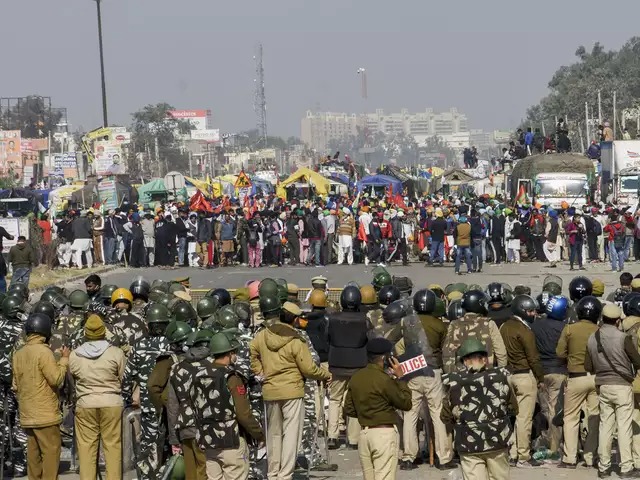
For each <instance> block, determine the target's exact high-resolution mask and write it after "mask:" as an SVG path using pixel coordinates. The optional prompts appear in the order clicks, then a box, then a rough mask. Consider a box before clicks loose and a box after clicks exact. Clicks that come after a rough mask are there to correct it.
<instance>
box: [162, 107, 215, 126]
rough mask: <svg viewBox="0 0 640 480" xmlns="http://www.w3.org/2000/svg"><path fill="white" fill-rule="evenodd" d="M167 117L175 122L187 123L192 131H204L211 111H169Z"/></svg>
mask: <svg viewBox="0 0 640 480" xmlns="http://www.w3.org/2000/svg"><path fill="white" fill-rule="evenodd" d="M167 115H168V116H169V117H171V118H175V119H176V120H186V121H189V122H190V123H191V129H192V130H206V129H207V126H208V121H207V119H208V117H209V116H211V110H169V111H168V112H167Z"/></svg>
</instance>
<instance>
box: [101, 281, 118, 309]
mask: <svg viewBox="0 0 640 480" xmlns="http://www.w3.org/2000/svg"><path fill="white" fill-rule="evenodd" d="M117 289H118V286H117V285H103V286H102V287H101V288H100V298H102V301H103V302H104V303H105V304H106V305H109V306H111V295H113V292H115V291H116V290H117Z"/></svg>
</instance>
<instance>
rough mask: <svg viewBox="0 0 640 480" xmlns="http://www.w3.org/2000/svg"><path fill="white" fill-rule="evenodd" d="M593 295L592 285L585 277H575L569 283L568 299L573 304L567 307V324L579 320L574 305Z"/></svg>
mask: <svg viewBox="0 0 640 480" xmlns="http://www.w3.org/2000/svg"><path fill="white" fill-rule="evenodd" d="M592 294H593V283H591V280H589V279H588V278H587V277H575V278H574V279H573V280H571V282H570V283H569V298H570V299H571V301H572V302H573V304H572V305H571V306H570V307H569V315H568V316H569V323H574V322H577V321H578V320H580V317H579V316H578V315H577V312H576V305H577V303H578V302H579V301H580V299H582V298H584V297H588V296H590V295H592Z"/></svg>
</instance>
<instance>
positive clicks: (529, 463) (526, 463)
mask: <svg viewBox="0 0 640 480" xmlns="http://www.w3.org/2000/svg"><path fill="white" fill-rule="evenodd" d="M542 465H544V464H543V463H542V462H539V461H538V460H536V459H535V458H530V459H529V460H525V461H519V462H518V463H517V464H516V467H517V468H532V467H541V466H542Z"/></svg>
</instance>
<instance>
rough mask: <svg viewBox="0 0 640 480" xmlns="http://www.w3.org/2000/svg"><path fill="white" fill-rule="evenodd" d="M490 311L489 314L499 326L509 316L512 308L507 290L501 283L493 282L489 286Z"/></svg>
mask: <svg viewBox="0 0 640 480" xmlns="http://www.w3.org/2000/svg"><path fill="white" fill-rule="evenodd" d="M486 293H487V298H488V304H489V308H488V312H487V316H488V317H489V318H490V319H491V320H493V321H494V322H495V324H496V326H497V327H498V328H500V327H501V326H502V324H503V323H504V322H505V321H506V320H507V319H509V318H511V309H510V308H509V307H508V305H507V302H506V298H505V297H506V296H507V292H505V288H504V286H503V285H502V284H501V283H498V282H492V283H490V284H489V285H488V286H487V292H486Z"/></svg>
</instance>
